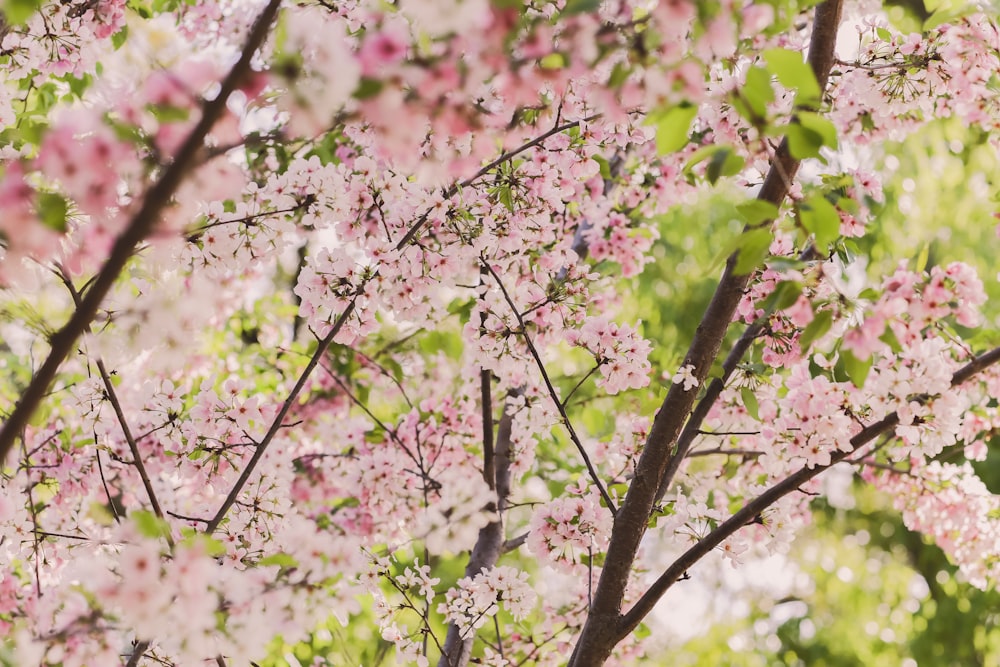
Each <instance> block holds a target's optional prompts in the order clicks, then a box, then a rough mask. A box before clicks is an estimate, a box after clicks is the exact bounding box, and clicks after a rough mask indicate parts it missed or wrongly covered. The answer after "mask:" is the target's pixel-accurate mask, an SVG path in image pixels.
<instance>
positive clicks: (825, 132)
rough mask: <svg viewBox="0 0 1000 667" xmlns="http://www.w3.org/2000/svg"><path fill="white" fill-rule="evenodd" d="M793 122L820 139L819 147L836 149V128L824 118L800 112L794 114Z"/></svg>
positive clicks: (809, 112) (815, 114)
mask: <svg viewBox="0 0 1000 667" xmlns="http://www.w3.org/2000/svg"><path fill="white" fill-rule="evenodd" d="M795 122H797V123H798V124H799V125H801V126H802V127H804V128H806V129H807V130H811V131H813V132H815V133H816V134H818V135H819V136H820V137H821V139H822V142H821V144H820V145H821V146H826V147H827V148H833V149H836V148H837V128H836V127H834V125H833V123H831V122H830V121H829V120H827V119H826V118H825V117H823V116H821V115H819V114H818V113H813V112H812V111H800V112H798V113H797V114H795Z"/></svg>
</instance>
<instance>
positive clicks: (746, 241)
mask: <svg viewBox="0 0 1000 667" xmlns="http://www.w3.org/2000/svg"><path fill="white" fill-rule="evenodd" d="M771 241H772V235H771V230H770V228H767V227H762V228H759V229H751V230H748V231H746V232H744V233H743V234H742V235H741V236H740V250H739V251H740V254H739V257H737V259H736V266H735V268H734V269H733V270H734V272H735V273H736V275H740V276H743V275H746V274H748V273H750V272H751V271H753V270H754V269H755V268H757V266H758V265H759V264H760V263H761V262H763V261H764V260H765V259H766V258H767V255H768V250H769V249H770V247H771Z"/></svg>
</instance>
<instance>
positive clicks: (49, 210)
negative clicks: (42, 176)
mask: <svg viewBox="0 0 1000 667" xmlns="http://www.w3.org/2000/svg"><path fill="white" fill-rule="evenodd" d="M68 210H69V205H68V204H67V202H66V199H65V198H64V197H63V196H62V195H60V194H57V193H55V192H43V193H42V194H40V195H39V196H38V217H39V218H41V220H42V224H44V225H45V226H46V227H48V228H49V229H51V230H53V231H56V232H59V233H60V234H62V233H63V232H65V231H66V214H67V212H68Z"/></svg>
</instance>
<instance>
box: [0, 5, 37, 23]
mask: <svg viewBox="0 0 1000 667" xmlns="http://www.w3.org/2000/svg"><path fill="white" fill-rule="evenodd" d="M41 6H42V0H3V5H0V11H3V15H4V16H6V17H7V22H8V23H10V24H12V25H21V24H22V23H24V22H25V21H27V20H28V19H30V18H31V15H32V14H34V13H35V12H37V11H38V9H39V8H40V7H41Z"/></svg>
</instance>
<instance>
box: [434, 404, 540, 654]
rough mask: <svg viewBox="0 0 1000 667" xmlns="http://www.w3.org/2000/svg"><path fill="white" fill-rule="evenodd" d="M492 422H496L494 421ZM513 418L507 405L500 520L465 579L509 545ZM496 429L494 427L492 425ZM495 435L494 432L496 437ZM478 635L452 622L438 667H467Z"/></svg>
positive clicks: (497, 458) (501, 435)
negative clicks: (466, 633)
mask: <svg viewBox="0 0 1000 667" xmlns="http://www.w3.org/2000/svg"><path fill="white" fill-rule="evenodd" d="M519 393H520V390H514V391H512V392H511V393H510V396H511V397H513V396H516V395H517V394H519ZM491 421H492V420H491ZM512 421H513V418H512V417H511V415H510V414H508V412H507V405H506V404H505V405H504V412H503V415H501V416H500V425H499V427H498V429H497V437H496V447H495V449H494V457H493V463H494V469H495V477H494V478H493V479H492V480H491V484H490V485H491V486H493V487H494V488H496V492H497V518H496V520H495V521H491V522H490V523H489V524H487V525H486V526H485V527H484V528H482V529H481V530H480V531H479V537H478V538H477V539H476V545H475V547H473V549H472V553H471V554H470V555H469V563H468V565H466V567H465V576H467V577H474V576H476V575H477V574H479V573H480V572H482V571H483V569H486V570H491V569H493V568H494V567H495V566H496V564H497V561H499V560H500V556H501V555H502V554H503V553H504V552H505V546H506V542H504V537H503V535H504V521H503V513H504V511H505V510H506V509H507V498H508V496H509V495H510V435H511V426H512V424H511V422H512ZM491 428H492V426H491ZM492 436H493V434H492V432H491V433H490V437H491V438H492ZM474 639H475V633H470V634H469V636H467V637H463V636H462V633H461V631H460V630H459V628H458V626H457V625H455V624H454V623H452V624H451V625H449V626H448V635H447V637H446V638H445V642H444V649H443V650H442V652H441V660H440V661H439V662H438V667H464V666H465V665H467V664H469V659H470V658H471V657H472V642H473V640H474Z"/></svg>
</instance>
